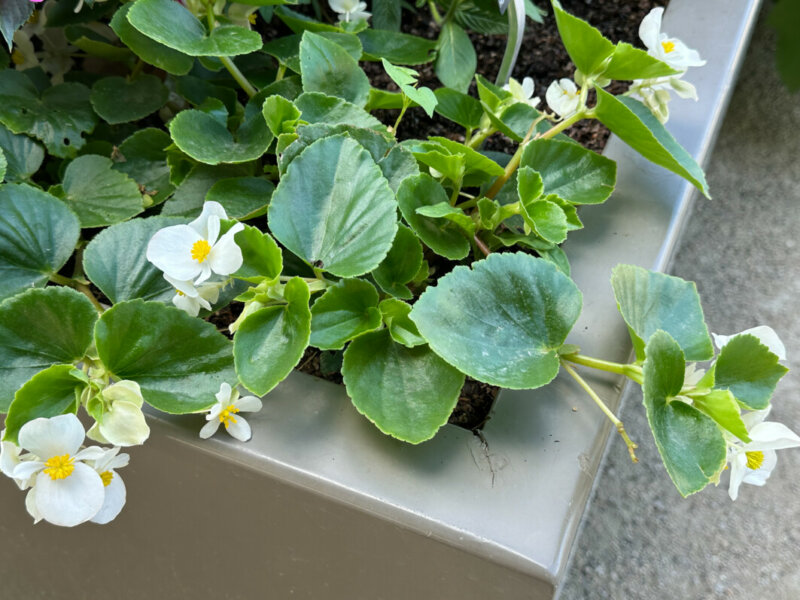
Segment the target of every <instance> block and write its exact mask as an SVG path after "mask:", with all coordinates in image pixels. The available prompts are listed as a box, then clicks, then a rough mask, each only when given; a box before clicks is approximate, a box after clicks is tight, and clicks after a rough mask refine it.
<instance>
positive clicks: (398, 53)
mask: <svg viewBox="0 0 800 600" xmlns="http://www.w3.org/2000/svg"><path fill="white" fill-rule="evenodd" d="M393 3H394V2H393ZM358 39H360V40H361V44H362V45H363V47H364V60H380V59H382V58H385V59H386V60H388V61H389V62H390V63H393V64H395V65H421V64H423V63H427V62H430V61H431V60H433V50H434V49H435V48H436V42H433V41H431V40H426V39H425V38H421V37H418V36H416V35H408V34H407V33H400V32H399V31H386V30H385V29H379V28H377V27H376V28H375V29H365V30H364V31H361V32H359V34H358Z"/></svg>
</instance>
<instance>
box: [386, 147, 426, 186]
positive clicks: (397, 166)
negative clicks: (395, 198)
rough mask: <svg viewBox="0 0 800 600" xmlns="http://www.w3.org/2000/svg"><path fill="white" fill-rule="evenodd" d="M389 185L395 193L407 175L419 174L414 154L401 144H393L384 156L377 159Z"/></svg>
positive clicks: (414, 175)
mask: <svg viewBox="0 0 800 600" xmlns="http://www.w3.org/2000/svg"><path fill="white" fill-rule="evenodd" d="M378 166H379V167H380V168H381V171H382V172H383V176H384V177H386V180H387V181H388V182H389V187H390V188H392V191H393V192H395V193H397V190H398V189H399V187H400V184H402V183H403V181H405V180H406V179H407V178H409V177H416V176H417V175H419V166H418V165H417V160H416V159H415V158H414V155H413V154H411V152H409V151H408V150H406V149H405V148H403V147H402V146H394V147H393V148H392V149H391V150H390V151H389V153H388V154H386V156H384V157H383V158H382V159H380V160H379V161H378Z"/></svg>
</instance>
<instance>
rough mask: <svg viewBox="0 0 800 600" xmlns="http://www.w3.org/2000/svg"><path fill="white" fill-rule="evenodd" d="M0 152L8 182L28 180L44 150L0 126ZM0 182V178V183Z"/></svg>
mask: <svg viewBox="0 0 800 600" xmlns="http://www.w3.org/2000/svg"><path fill="white" fill-rule="evenodd" d="M28 1H30V0H28ZM0 151H2V152H3V154H4V155H5V158H6V173H5V180H6V181H10V182H15V181H22V180H25V179H28V178H29V177H30V176H31V175H33V174H34V173H36V171H38V170H39V167H41V166H42V162H43V161H44V148H42V147H41V146H40V145H39V144H37V143H36V142H35V141H34V140H32V139H31V138H29V137H28V136H27V135H21V134H20V135H15V134H13V133H11V132H10V131H9V130H8V129H7V128H6V127H5V126H4V125H2V124H0ZM2 180H3V179H2V178H0V181H2Z"/></svg>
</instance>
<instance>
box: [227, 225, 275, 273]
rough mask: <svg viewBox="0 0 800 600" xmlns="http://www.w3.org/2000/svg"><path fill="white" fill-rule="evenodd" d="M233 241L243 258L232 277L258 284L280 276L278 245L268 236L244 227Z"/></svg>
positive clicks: (248, 226) (253, 228) (257, 230)
mask: <svg viewBox="0 0 800 600" xmlns="http://www.w3.org/2000/svg"><path fill="white" fill-rule="evenodd" d="M234 239H235V241H236V245H237V246H239V248H240V249H241V251H242V258H243V262H242V266H241V267H240V268H239V270H238V271H236V273H234V275H233V276H234V277H236V278H238V279H244V280H245V281H250V282H252V283H260V282H262V281H264V280H265V279H266V280H273V279H276V278H277V277H278V276H279V275H280V274H281V270H282V269H283V257H282V256H281V250H280V248H278V244H276V243H275V240H273V239H272V236H271V235H270V234H268V233H262V232H261V231H260V230H259V229H257V228H256V227H251V226H250V225H245V226H244V229H243V230H242V231H240V232H239V233H237V234H236V236H235V237H234Z"/></svg>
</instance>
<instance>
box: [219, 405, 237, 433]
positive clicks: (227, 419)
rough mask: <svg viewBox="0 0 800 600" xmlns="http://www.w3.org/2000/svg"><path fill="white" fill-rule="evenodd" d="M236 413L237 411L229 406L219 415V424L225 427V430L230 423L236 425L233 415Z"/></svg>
mask: <svg viewBox="0 0 800 600" xmlns="http://www.w3.org/2000/svg"><path fill="white" fill-rule="evenodd" d="M238 412H239V409H238V408H236V407H235V406H234V405H233V404H231V405H230V406H229V407H228V408H226V409H225V410H223V411H222V412H221V413H219V422H220V423H222V424H223V425H225V429H227V428H228V426H229V425H230V424H231V423H236V417H234V416H233V415H235V414H236V413H238Z"/></svg>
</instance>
